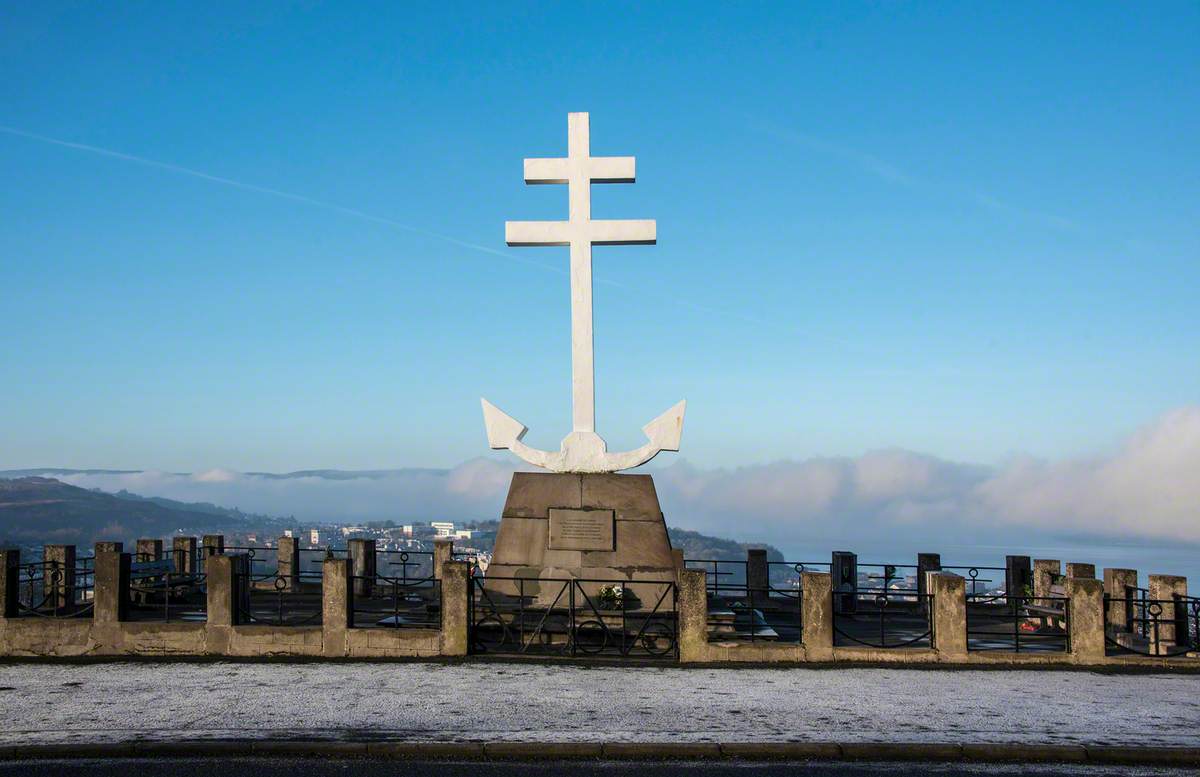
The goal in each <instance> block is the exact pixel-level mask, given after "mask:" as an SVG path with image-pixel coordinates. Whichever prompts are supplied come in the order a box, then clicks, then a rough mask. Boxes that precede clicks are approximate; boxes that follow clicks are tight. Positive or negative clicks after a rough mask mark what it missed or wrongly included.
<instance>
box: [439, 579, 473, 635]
mask: <svg viewBox="0 0 1200 777" xmlns="http://www.w3.org/2000/svg"><path fill="white" fill-rule="evenodd" d="M439 585H441V587H442V635H441V640H442V644H441V654H442V655H443V656H465V655H467V653H468V652H470V647H471V617H470V599H471V597H473V596H474V595H475V592H474V591H473V590H472V582H471V564H470V562H467V561H447V562H446V564H445V565H444V566H443V567H442V577H441V579H440V581H439Z"/></svg>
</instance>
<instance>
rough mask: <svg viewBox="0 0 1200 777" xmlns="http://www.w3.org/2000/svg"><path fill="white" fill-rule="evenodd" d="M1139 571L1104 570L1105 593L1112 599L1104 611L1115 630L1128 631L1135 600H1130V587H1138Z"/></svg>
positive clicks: (1109, 623)
mask: <svg viewBox="0 0 1200 777" xmlns="http://www.w3.org/2000/svg"><path fill="white" fill-rule="evenodd" d="M1137 582H1138V573H1137V570H1136V569H1108V568H1105V570H1104V593H1105V594H1107V595H1108V597H1109V598H1110V599H1112V600H1113V601H1110V602H1109V603H1108V609H1107V610H1106V612H1105V613H1104V615H1105V617H1106V618H1107V620H1108V625H1109V626H1111V627H1112V628H1113V629H1114V630H1115V631H1128V630H1129V625H1130V620H1131V618H1132V616H1133V602H1131V601H1129V589H1130V588H1136V587H1137Z"/></svg>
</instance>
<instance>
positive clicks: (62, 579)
mask: <svg viewBox="0 0 1200 777" xmlns="http://www.w3.org/2000/svg"><path fill="white" fill-rule="evenodd" d="M42 562H43V566H42V584H43V585H46V584H47V583H50V582H51V580H49V579H47V578H48V577H51V576H52V578H53V585H54V593H53V598H52V599H51V600H50V604H51V605H53V607H54V609H55V611H56V612H59V613H62V614H69V613H71V612H72V611H73V610H74V609H75V546H74V545H47V546H45V547H44V548H42Z"/></svg>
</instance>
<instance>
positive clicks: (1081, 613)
mask: <svg viewBox="0 0 1200 777" xmlns="http://www.w3.org/2000/svg"><path fill="white" fill-rule="evenodd" d="M1067 599H1068V613H1067V626H1068V628H1069V629H1070V635H1071V657H1072V659H1073V660H1074V661H1075V662H1077V663H1085V664H1092V663H1099V662H1100V661H1102V660H1103V659H1104V586H1103V585H1102V584H1101V583H1100V581H1099V580H1096V579H1095V578H1088V577H1068V578H1067Z"/></svg>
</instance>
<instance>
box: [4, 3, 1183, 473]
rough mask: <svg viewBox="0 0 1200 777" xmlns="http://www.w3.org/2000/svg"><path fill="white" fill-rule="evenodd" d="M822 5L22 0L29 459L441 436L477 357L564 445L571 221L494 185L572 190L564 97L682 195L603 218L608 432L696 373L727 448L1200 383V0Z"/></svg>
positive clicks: (408, 457) (1096, 420)
mask: <svg viewBox="0 0 1200 777" xmlns="http://www.w3.org/2000/svg"><path fill="white" fill-rule="evenodd" d="M168 5H169V6H170V7H168ZM801 5H802V4H783V3H779V4H713V5H711V6H704V5H691V6H684V5H672V4H665V3H655V4H644V5H619V4H608V3H606V4H560V5H549V6H545V7H541V8H538V7H536V6H522V5H519V4H509V3H505V4H492V5H485V4H478V5H476V4H461V5H456V4H446V3H437V4H428V5H416V4H408V3H404V4H400V3H380V4H375V5H368V4H358V5H354V6H351V5H349V4H333V3H330V4H320V3H311V4H299V5H293V6H285V5H281V4H277V5H270V6H267V7H263V8H257V9H250V10H248V9H246V8H244V7H242V4H233V3H229V4H219V3H205V4H199V3H197V4H190V5H187V4H156V5H150V4H139V5H129V6H119V5H117V4H85V3H44V4H28V5H25V6H23V7H17V6H13V5H9V6H6V7H5V8H4V9H3V10H0V126H2V127H4V128H5V129H3V130H0V176H2V179H3V183H4V185H3V186H2V187H0V331H2V332H3V334H4V337H3V340H2V341H0V342H2V343H3V345H2V346H0V429H2V432H0V434H2V435H3V437H2V438H0V468H17V467H35V466H64V467H127V468H157V469H166V470H180V471H193V470H202V469H207V468H212V467H225V468H230V469H237V470H267V471H282V470H293V469H302V468H310V467H331V468H344V469H350V468H375V467H400V466H451V465H454V464H457V463H459V462H461V461H463V460H465V459H468V458H471V457H473V456H476V455H479V454H481V453H483V452H485V450H486V441H485V437H484V433H483V424H482V420H481V417H480V413H479V405H478V399H479V397H480V396H487V397H488V398H489V399H491V400H492V401H494V402H496V403H497V404H498V405H500V406H501V407H502V408H504V409H505V410H506V411H508V412H510V413H511V414H513V415H514V416H516V417H517V418H520V419H521V420H522V421H523V422H525V423H526V424H528V425H529V426H530V428H531V432H530V434H529V437H528V438H527V442H530V443H532V444H534V445H537V446H539V447H545V448H549V447H556V446H557V443H558V441H559V439H560V438H561V437H562V435H563V434H564V433H565V432H566V431H567V430H568V428H569V422H570V393H569V380H570V367H569V360H568V357H569V326H568V324H569V318H568V316H569V312H568V304H569V300H568V295H567V276H566V266H567V253H566V250H565V249H554V248H546V249H531V248H514V249H509V248H506V247H505V246H504V244H503V224H504V221H505V219H538V218H562V217H564V216H565V213H566V191H565V188H564V187H550V186H547V187H526V186H525V185H524V184H523V183H522V180H521V160H522V158H523V157H526V156H558V155H562V154H565V151H566V113H567V112H568V111H571V110H586V111H590V112H591V123H592V139H593V151H594V153H597V154H605V155H635V156H637V159H638V176H639V180H638V183H637V184H636V185H633V186H628V185H626V186H606V187H597V188H596V189H595V190H594V193H593V198H594V210H595V214H596V216H597V217H606V218H655V219H657V220H658V234H659V244H658V245H657V246H654V247H644V246H635V247H603V248H598V249H597V250H596V252H595V276H596V280H597V286H596V359H597V397H598V402H597V405H598V407H597V420H598V427H599V431H600V433H601V434H602V435H604V436H605V437H606V438H607V439H608V441H609V444H610V447H611V448H613V449H624V448H629V447H633V446H635V445H637V444H639V442H640V440H639V438H640V432H639V429H640V427H641V426H642V425H643V424H644V423H646V422H647V421H648V420H650V419H651V418H653V417H654V416H656V415H657V414H659V413H660V412H662V411H663V410H665V409H666V408H667V407H669V406H670V405H672V404H673V403H674V402H676V401H678V400H679V399H681V398H686V399H687V400H688V402H689V405H688V418H687V423H686V425H685V431H684V438H683V454H682V455H683V456H685V457H686V458H687V459H688V460H689V461H692V462H695V463H697V464H699V465H701V466H709V467H711V466H737V465H743V464H746V465H748V464H755V463H762V462H769V461H773V460H777V459H782V458H792V459H804V458H808V457H813V456H857V455H859V454H861V453H863V452H864V451H869V450H873V449H878V448H886V447H893V446H897V447H903V448H906V449H910V450H915V451H922V452H927V453H930V454H933V455H936V456H939V457H943V458H946V459H952V460H957V461H971V462H979V463H983V464H998V463H1001V462H1003V461H1006V460H1007V459H1009V457H1011V456H1012V455H1014V454H1016V453H1019V452H1025V453H1030V454H1033V455H1035V456H1039V457H1048V458H1060V457H1068V456H1078V455H1081V454H1087V453H1090V452H1105V451H1110V450H1112V449H1114V448H1115V447H1116V446H1117V444H1118V442H1119V441H1120V440H1121V439H1123V438H1124V437H1125V436H1126V435H1128V434H1129V433H1131V432H1133V431H1134V430H1135V429H1138V428H1140V427H1142V426H1143V425H1145V424H1147V423H1149V422H1151V421H1152V420H1153V419H1155V418H1157V417H1159V416H1161V415H1162V414H1164V413H1166V412H1168V411H1171V410H1172V409H1175V408H1179V407H1182V406H1186V405H1189V404H1195V403H1196V402H1197V395H1198V391H1200V359H1197V354H1198V353H1200V326H1198V324H1200V305H1198V304H1197V297H1198V293H1200V262H1197V259H1198V258H1200V207H1198V197H1197V184H1198V183H1200V174H1198V173H1200V154H1198V153H1197V150H1196V138H1197V137H1200V100H1198V99H1197V98H1198V97H1200V93H1198V92H1200V54H1198V51H1200V50H1198V49H1197V46H1196V41H1197V40H1198V39H1200V9H1198V8H1197V6H1196V5H1195V4H1185V3H1174V4H1173V3H1156V4H1153V5H1150V6H1142V7H1134V6H1131V5H1123V4H1104V3H1078V4H1070V3H1061V4H1054V5H1034V4H1029V5H1025V6H1022V7H1014V6H1013V5H1012V4H999V3H997V4H976V3H972V4H946V5H943V6H941V7H937V6H934V5H933V4H910V5H900V4H866V5H855V4H849V3H838V4H827V5H815V4H804V5H803V7H800V6H801ZM21 133H31V134H33V135H36V136H39V137H40V138H43V139H36V138H33V137H30V136H29V135H28V134H21ZM46 139H54V140H58V141H63V142H67V143H71V144H83V145H85V146H88V147H92V148H94V149H103V150H109V151H113V152H118V153H119V154H125V155H131V156H133V157H137V158H141V159H146V160H153V161H155V162H159V163H163V164H165V165H171V166H176V167H179V168H186V169H187V170H192V171H198V172H201V173H203V174H205V175H207V176H212V177H213V178H202V177H199V176H197V175H193V174H189V173H185V172H180V171H179V170H172V169H168V168H166V167H162V166H153V165H148V164H141V163H138V162H136V161H134V160H131V159H129V158H122V157H118V156H113V155H106V154H103V153H100V152H99V151H95V150H87V149H84V148H79V147H70V146H66V145H62V144H61V143H54V142H49V141H48V140H46ZM214 178H216V179H223V181H225V182H222V181H220V180H214ZM231 181H232V182H239V183H242V184H246V185H247V186H242V187H238V186H235V185H232V184H231V183H229V182H231ZM254 187H258V188H254ZM264 190H271V191H272V192H275V193H271V192H268V191H264ZM284 195H292V196H284ZM446 238H449V239H446ZM473 246H475V247H473Z"/></svg>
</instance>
